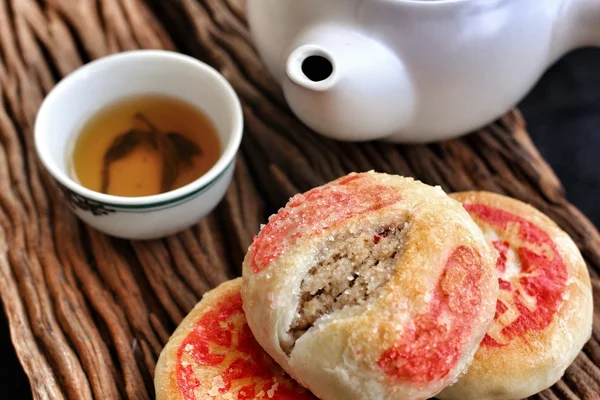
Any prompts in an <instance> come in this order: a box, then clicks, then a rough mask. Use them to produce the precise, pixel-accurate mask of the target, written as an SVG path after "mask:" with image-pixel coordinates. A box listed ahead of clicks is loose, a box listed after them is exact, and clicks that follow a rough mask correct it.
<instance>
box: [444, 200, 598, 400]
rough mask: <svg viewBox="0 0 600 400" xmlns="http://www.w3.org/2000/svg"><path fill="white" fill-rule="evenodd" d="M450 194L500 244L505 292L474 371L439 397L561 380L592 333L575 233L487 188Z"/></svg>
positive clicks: (515, 391) (484, 396)
mask: <svg viewBox="0 0 600 400" xmlns="http://www.w3.org/2000/svg"><path fill="white" fill-rule="evenodd" d="M452 197H453V198H455V199H457V200H459V201H461V202H462V203H464V207H465V209H466V210H467V211H468V212H469V214H470V215H471V216H472V217H473V219H474V220H475V222H476V223H477V224H478V225H479V226H480V227H481V229H482V231H483V233H484V234H485V236H486V237H487V240H488V241H489V242H490V244H492V245H493V246H494V247H495V248H496V249H497V251H498V254H499V257H498V259H497V263H496V269H497V273H498V280H499V284H500V294H499V298H498V303H497V305H496V316H495V319H494V322H493V323H492V325H491V326H490V329H489V330H488V333H487V334H486V335H485V337H484V339H483V341H482V342H481V346H480V348H479V350H478V351H477V353H476V355H475V359H474V361H473V363H472V365H471V366H470V368H469V370H468V372H467V373H466V375H464V376H463V377H461V378H460V379H459V381H458V383H456V384H454V385H452V386H451V387H449V388H447V389H446V390H444V391H443V392H442V393H441V394H440V395H438V398H440V399H444V400H465V399H477V400H517V399H523V398H527V397H529V396H532V395H534V394H536V393H538V392H541V391H542V390H544V389H546V388H548V387H550V386H552V385H553V384H554V383H556V382H557V381H558V380H559V379H560V378H561V377H562V376H563V374H564V372H565V370H566V369H567V367H568V366H569V365H570V364H571V363H572V362H573V361H574V360H575V358H576V357H577V354H579V352H580V351H581V349H582V348H583V346H584V345H585V343H586V342H587V341H588V340H589V338H590V336H591V332H592V318H593V298H592V288H591V284H590V277H589V273H588V270H587V267H586V265H585V261H584V260H583V257H582V256H581V253H580V252H579V249H578V248H577V246H576V245H575V243H574V242H573V240H572V239H571V238H570V237H569V235H567V234H566V233H565V232H564V231H562V230H561V229H560V228H559V227H558V226H557V225H556V224H555V223H554V222H553V221H552V220H551V219H550V218H548V217H547V216H546V215H544V214H543V213H541V212H540V211H538V210H537V209H535V208H533V207H531V206H530V205H527V204H525V203H523V202H521V201H519V200H515V199H511V198H508V197H505V196H502V195H498V194H493V193H488V192H470V193H457V194H453V195H452Z"/></svg>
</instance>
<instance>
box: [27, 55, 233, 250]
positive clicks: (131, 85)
mask: <svg viewBox="0 0 600 400" xmlns="http://www.w3.org/2000/svg"><path fill="white" fill-rule="evenodd" d="M146 93H147V94H162V95H167V96H172V97H176V98H178V99H180V100H183V101H185V102H187V103H189V104H191V105H193V106H196V107H197V108H199V109H200V110H202V111H203V112H204V113H205V114H206V115H207V116H208V117H209V118H210V119H211V120H212V122H213V123H214V125H215V127H216V130H217V133H218V135H219V139H220V141H221V149H222V150H221V151H222V153H221V156H220V158H219V160H218V161H217V163H216V164H215V165H214V166H213V167H212V168H211V169H210V170H209V171H207V172H206V173H205V174H204V175H202V176H201V177H200V178H199V179H197V180H195V181H194V182H192V183H190V184H188V185H186V186H184V187H182V188H179V189H176V190H173V191H170V192H167V193H163V194H158V195H154V196H146V197H119V196H112V195H107V194H102V193H99V192H95V191H92V190H89V189H87V188H85V187H83V186H82V185H80V184H79V183H78V182H77V181H76V180H75V179H74V178H73V177H72V176H71V174H70V171H71V162H72V160H71V155H72V151H73V147H74V142H75V140H76V138H77V136H78V134H79V133H80V131H81V128H82V127H83V125H84V124H85V123H86V121H87V120H88V118H90V117H91V116H92V115H94V114H95V113H97V112H98V111H99V110H100V109H102V108H103V107H104V106H107V105H109V104H111V103H114V102H115V101H118V100H121V99H123V98H126V97H129V96H135V95H142V94H146ZM242 131H243V115H242V107H241V104H240V101H239V99H238V97H237V95H236V93H235V91H234V90H233V88H232V87H231V86H230V85H229V83H228V82H227V80H225V78H224V77H223V76H222V75H220V74H219V73H218V72H217V71H215V70H214V69H213V68H211V67H210V66H208V65H206V64H204V63H202V62H200V61H198V60H196V59H194V58H191V57H188V56H185V55H181V54H178V53H174V52H168V51H160V50H138V51H130V52H124V53H119V54H116V55H112V56H107V57H104V58H101V59H99V60H96V61H93V62H91V63H89V64H87V65H85V66H83V67H81V68H80V69H78V70H77V71H75V72H73V73H72V74H70V75H69V76H67V77H66V78H65V79H63V80H62V81H61V82H60V83H59V84H58V85H57V86H56V87H55V88H54V89H53V90H52V91H51V92H50V93H49V94H48V96H47V97H46V99H45V100H44V102H43V103H42V106H41V108H40V110H39V113H38V115H37V120H36V123H35V146H36V150H37V152H38V155H39V157H40V159H41V161H42V164H43V165H44V166H45V167H46V169H47V170H48V171H49V172H50V174H52V176H53V177H54V178H55V179H56V181H57V182H58V184H59V185H60V186H61V188H62V189H63V190H64V192H65V194H66V196H67V199H68V200H69V203H70V205H71V207H72V209H73V211H74V212H75V214H77V216H78V217H79V218H81V219H82V220H83V221H85V222H86V223H88V224H89V225H91V226H93V227H94V228H96V229H98V230H100V231H102V232H104V233H107V234H109V235H112V236H116V237H120V238H126V239H154V238H159V237H164V236H167V235H170V234H173V233H176V232H178V231H181V230H183V229H185V228H188V227H190V226H191V225H194V224H195V223H197V222H198V221H199V220H200V219H201V218H202V217H204V216H206V215H207V214H208V213H210V212H211V211H212V210H213V209H214V208H215V207H216V205H217V204H218V203H219V202H220V201H221V199H222V198H223V196H224V194H225V192H226V190H227V188H228V187H229V184H230V183H231V178H232V176H233V172H234V168H235V156H236V153H237V151H238V149H239V146H240V142H241V139H242Z"/></svg>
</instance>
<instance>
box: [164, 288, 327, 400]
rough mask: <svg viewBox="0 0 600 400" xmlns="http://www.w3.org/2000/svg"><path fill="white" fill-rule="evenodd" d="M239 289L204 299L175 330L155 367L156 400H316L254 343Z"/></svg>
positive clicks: (215, 292) (216, 291)
mask: <svg viewBox="0 0 600 400" xmlns="http://www.w3.org/2000/svg"><path fill="white" fill-rule="evenodd" d="M241 283H242V279H241V278H238V279H235V280H233V281H229V282H226V283H223V284H221V285H220V286H219V287H217V288H216V289H214V290H212V291H210V292H208V293H206V294H205V295H204V297H203V299H202V301H200V302H199V303H198V304H197V305H196V307H194V309H193V310H192V311H191V312H190V313H189V314H188V316H187V317H185V319H184V320H183V321H182V322H181V324H180V325H179V327H178V328H177V329H176V330H175V332H174V333H173V336H171V338H170V339H169V342H168V343H167V345H166V346H165V348H164V349H163V351H162V353H161V354H160V357H159V359H158V364H157V365H156V372H155V389H156V398H157V400H209V399H219V400H244V399H248V400H251V399H257V400H260V399H265V400H317V399H316V398H315V397H314V396H313V395H312V394H311V393H310V392H308V391H307V390H306V389H304V388H302V387H301V386H300V385H298V384H297V383H296V382H294V381H293V380H291V379H290V377H289V376H287V375H286V374H285V372H284V371H283V370H282V369H281V368H280V367H279V366H278V365H277V364H276V363H275V362H274V361H273V360H272V359H271V357H269V355H268V354H267V353H265V352H264V351H263V350H262V349H261V348H260V346H259V345H258V343H256V341H255V340H254V337H253V336H252V332H250V328H248V324H247V323H246V318H245V316H244V311H243V310H242V298H241V296H240V288H241Z"/></svg>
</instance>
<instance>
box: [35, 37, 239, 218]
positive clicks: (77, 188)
mask: <svg viewBox="0 0 600 400" xmlns="http://www.w3.org/2000/svg"><path fill="white" fill-rule="evenodd" d="M148 57H158V58H165V57H166V58H170V59H172V60H176V61H179V62H183V63H187V64H188V65H189V66H190V68H195V69H198V70H199V71H200V72H201V73H205V74H208V75H209V76H210V77H211V78H212V79H214V80H216V81H218V82H219V83H220V85H221V86H222V88H223V90H224V91H225V92H226V94H227V96H228V97H229V100H230V101H232V102H233V110H234V112H233V114H232V115H231V118H232V119H233V127H232V129H231V132H230V133H231V137H230V138H229V140H228V141H227V143H226V144H225V146H224V147H225V148H224V150H223V152H222V154H221V155H220V157H219V159H218V160H217V162H216V163H215V164H214V165H213V166H212V167H211V168H210V169H209V170H208V171H207V172H206V173H205V174H203V175H202V176H201V177H199V178H198V179H196V180H194V181H193V182H191V183H189V184H187V185H185V186H182V187H181V188H178V189H175V190H171V191H169V192H165V193H160V194H156V195H151V196H140V197H125V196H114V195H109V194H104V193H100V192H96V191H94V190H91V189H88V188H86V187H84V186H83V185H81V184H79V183H77V182H76V181H75V180H74V179H72V178H71V177H69V176H68V173H67V172H65V171H62V170H61V169H60V168H58V167H57V166H56V165H55V163H54V162H53V161H52V159H51V155H50V154H49V151H48V149H44V148H43V146H42V145H41V135H40V133H41V132H42V131H43V129H42V127H41V126H40V124H41V122H40V121H41V116H42V115H43V112H44V110H45V109H46V108H47V107H48V104H50V103H51V102H52V101H55V99H57V98H60V96H61V95H63V94H62V92H63V91H64V90H66V88H67V87H68V85H69V84H71V83H72V82H73V81H74V80H75V79H76V78H77V77H79V76H82V75H86V74H91V73H93V71H94V69H96V68H99V67H100V66H106V64H110V63H113V62H119V61H122V60H123V59H126V58H131V59H136V58H139V62H145V61H143V59H144V58H146V60H147V58H148ZM243 129H244V118H243V111H242V105H241V102H240V99H239V97H238V95H237V93H236V92H235V90H234V89H233V87H232V86H231V84H230V83H229V81H228V80H227V79H226V78H225V77H224V76H223V75H222V74H221V73H220V72H218V71H217V70H216V69H215V68H213V67H212V66H210V65H209V64H207V63H205V62H203V61H200V60H199V59H197V58H194V57H191V56H188V55H186V54H182V53H178V52H176V51H171V50H158V49H148V50H145V49H144V50H128V51H123V52H119V53H114V54H110V55H107V56H104V57H100V58H98V59H96V60H93V61H90V62H89V63H87V64H85V65H82V66H81V67H79V68H77V69H75V70H74V71H72V72H70V73H69V74H67V75H66V76H65V77H63V78H62V79H61V80H60V81H59V82H58V83H57V84H56V85H55V86H54V87H53V88H52V89H51V90H50V91H49V92H48V93H47V95H46V96H45V98H44V100H43V101H42V103H41V105H40V107H39V110H38V112H37V115H36V119H35V123H34V142H35V149H36V152H37V154H38V157H39V159H40V161H41V163H42V165H43V166H44V167H45V168H46V170H47V171H48V172H49V173H50V174H51V175H52V176H53V177H54V179H56V180H57V181H58V183H59V184H60V185H62V186H63V187H65V188H66V189H68V190H70V191H71V192H74V193H76V194H78V195H80V196H82V197H85V198H87V199H90V200H92V201H94V202H96V203H100V204H106V205H111V206H116V207H152V206H154V205H156V204H166V203H169V202H173V201H177V200H178V199H181V198H185V197H187V195H189V194H193V193H197V192H198V191H200V190H202V189H203V188H205V187H206V186H208V185H210V183H211V182H214V181H215V180H218V179H219V178H221V177H222V175H223V172H224V171H225V170H226V169H227V168H228V167H229V166H230V165H231V163H233V162H235V157H236V155H237V152H238V150H239V147H240V144H241V141H242V136H243Z"/></svg>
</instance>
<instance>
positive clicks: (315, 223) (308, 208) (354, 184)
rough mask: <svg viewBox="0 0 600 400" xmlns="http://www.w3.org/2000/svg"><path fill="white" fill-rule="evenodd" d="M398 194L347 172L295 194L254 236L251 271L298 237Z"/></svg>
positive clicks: (259, 268) (395, 198)
mask: <svg viewBox="0 0 600 400" xmlns="http://www.w3.org/2000/svg"><path fill="white" fill-rule="evenodd" d="M401 197H402V196H401V193H400V192H399V191H398V190H397V189H395V188H393V187H389V186H385V185H381V184H379V183H377V181H375V180H372V179H371V178H370V177H368V176H364V175H353V176H347V177H344V178H341V179H339V180H338V181H336V182H335V183H333V184H330V185H326V186H321V187H318V188H315V189H313V190H310V191H308V192H306V193H301V194H298V195H296V196H294V197H293V198H292V199H291V200H290V202H289V203H288V204H287V206H286V207H285V208H284V209H282V210H280V211H279V213H277V214H276V215H274V216H272V217H271V218H270V219H269V223H268V224H267V225H266V226H265V227H264V228H263V229H262V231H261V232H260V234H259V235H258V236H256V237H255V238H254V244H253V247H252V249H251V252H252V253H251V255H250V257H251V266H252V271H254V272H255V273H258V272H260V271H262V270H263V269H265V268H267V267H268V266H269V265H270V264H271V263H272V262H273V261H275V260H276V259H277V258H279V257H280V256H282V255H283V254H285V253H286V252H287V251H288V250H289V248H290V246H293V245H294V243H295V242H296V241H297V240H298V239H300V238H302V237H306V236H312V235H315V234H319V233H322V232H323V231H326V230H329V229H334V228H335V227H336V226H337V225H339V224H340V223H342V222H344V221H345V220H347V219H348V218H351V217H357V216H360V215H364V214H367V213H370V212H374V211H377V210H380V209H382V208H384V207H386V206H389V205H391V204H393V203H396V202H397V201H399V200H400V199H401Z"/></svg>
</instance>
